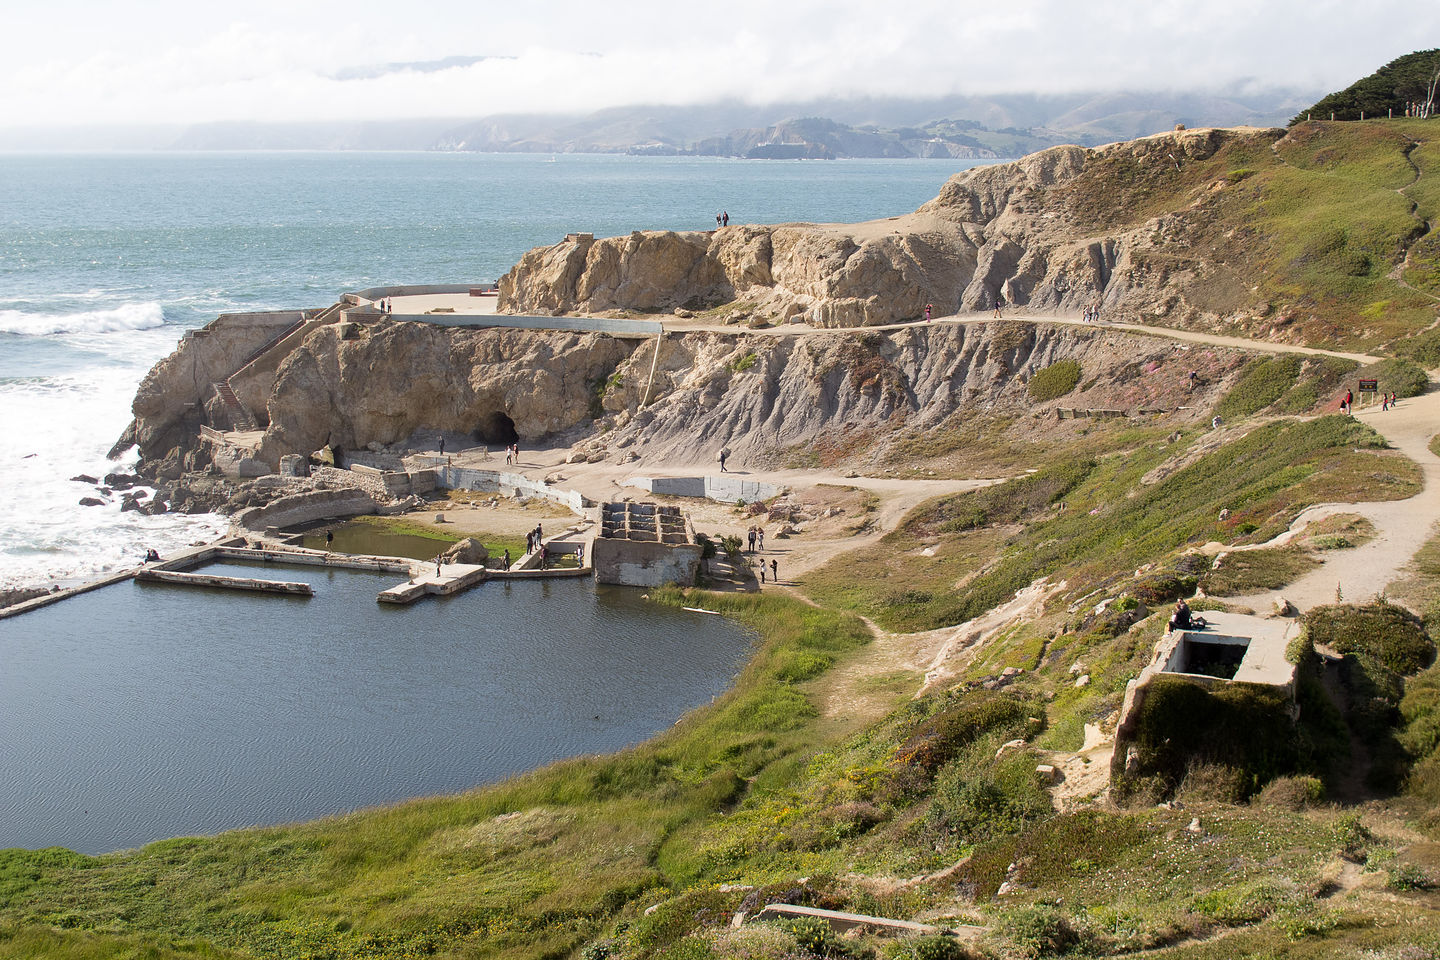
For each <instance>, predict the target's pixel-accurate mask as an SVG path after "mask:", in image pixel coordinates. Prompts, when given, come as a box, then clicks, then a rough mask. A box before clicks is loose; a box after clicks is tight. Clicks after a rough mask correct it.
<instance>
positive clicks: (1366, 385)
mask: <svg viewBox="0 0 1440 960" xmlns="http://www.w3.org/2000/svg"><path fill="white" fill-rule="evenodd" d="M1379 389H1380V381H1379V380H1361V381H1360V392H1361V393H1374V392H1375V391H1376V390H1379Z"/></svg>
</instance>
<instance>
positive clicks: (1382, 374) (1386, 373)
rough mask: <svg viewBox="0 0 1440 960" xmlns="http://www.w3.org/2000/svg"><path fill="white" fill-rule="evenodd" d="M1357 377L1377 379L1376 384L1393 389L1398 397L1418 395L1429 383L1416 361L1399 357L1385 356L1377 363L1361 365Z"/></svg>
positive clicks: (1427, 376)
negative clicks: (1377, 382)
mask: <svg viewBox="0 0 1440 960" xmlns="http://www.w3.org/2000/svg"><path fill="white" fill-rule="evenodd" d="M1356 377H1357V378H1363V379H1367V380H1379V381H1380V382H1379V384H1377V386H1378V387H1379V388H1380V389H1381V390H1383V391H1385V392H1387V393H1388V392H1390V391H1394V392H1395V394H1396V395H1397V396H1400V397H1418V396H1420V394H1422V393H1424V392H1425V390H1426V388H1427V387H1429V385H1430V377H1429V375H1428V374H1426V373H1425V370H1424V368H1422V367H1421V366H1420V365H1419V364H1418V363H1415V362H1414V361H1413V360H1406V359H1401V358H1399V357H1387V358H1385V359H1384V360H1381V361H1380V362H1379V363H1372V364H1370V365H1369V366H1365V367H1361V368H1360V370H1359V371H1358V372H1357V373H1356Z"/></svg>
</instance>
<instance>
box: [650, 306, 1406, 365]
mask: <svg viewBox="0 0 1440 960" xmlns="http://www.w3.org/2000/svg"><path fill="white" fill-rule="evenodd" d="M661 319H662V321H663V323H664V325H665V330H666V332H667V333H670V332H688V331H702V332H705V333H727V334H731V335H733V336H738V335H740V334H753V335H755V336H771V337H794V336H814V335H816V334H826V333H829V334H834V333H849V334H859V333H874V332H889V331H895V330H914V329H921V328H925V327H932V326H968V325H972V324H983V323H993V322H995V318H994V316H993V315H992V314H989V313H984V312H980V313H973V314H970V315H968V316H965V317H960V316H948V317H937V318H936V319H934V320H933V321H931V322H929V323H923V322H921V323H917V322H909V323H887V324H882V325H879V326H873V327H814V326H811V325H810V324H808V323H785V324H781V325H779V326H772V327H761V328H759V329H751V328H750V327H746V326H743V325H739V324H724V323H712V322H710V321H706V320H680V319H676V318H673V317H664V318H661ZM1004 319H1006V320H1018V321H1020V322H1023V323H1059V324H1068V325H1071V326H1076V327H1087V328H1090V329H1094V330H1123V331H1125V332H1126V333H1138V334H1142V335H1145V336H1152V337H1165V338H1167V339H1170V340H1182V341H1185V342H1187V343H1205V344H1209V345H1211V346H1216V347H1234V348H1236V349H1239V350H1254V351H1257V352H1259V353H1305V354H1311V355H1315V356H1326V357H1341V358H1343V359H1346V360H1354V361H1356V362H1358V363H1374V362H1375V361H1376V360H1378V359H1379V358H1378V357H1373V356H1371V355H1369V354H1366V353H1347V352H1345V351H1342V350H1323V349H1320V348H1318V347H1301V346H1295V345H1293V344H1287V343H1271V342H1269V341H1265V340H1246V339H1245V338H1243V337H1225V336H1221V335H1219V334H1213V333H1201V332H1198V331H1194V330H1178V329H1175V328H1173V327H1150V326H1146V325H1144V324H1141V323H1123V322H1118V321H1109V320H1103V319H1102V320H1100V321H1097V322H1094V323H1090V322H1086V321H1085V320H1083V319H1081V317H1080V316H1079V315H1078V314H1063V313H1031V312H1029V311H1027V310H1022V309H1012V310H1007V311H1006V313H1005V316H1004Z"/></svg>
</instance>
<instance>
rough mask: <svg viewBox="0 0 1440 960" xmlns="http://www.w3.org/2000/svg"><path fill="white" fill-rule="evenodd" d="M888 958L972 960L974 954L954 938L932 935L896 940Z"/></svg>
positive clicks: (898, 959) (904, 959)
mask: <svg viewBox="0 0 1440 960" xmlns="http://www.w3.org/2000/svg"><path fill="white" fill-rule="evenodd" d="M886 956H888V957H889V958H890V960H970V958H971V957H973V956H974V953H972V952H971V951H970V949H969V948H968V947H966V946H965V945H964V944H962V943H961V942H960V941H959V940H956V939H955V938H954V937H947V936H944V935H943V934H930V935H928V936H923V937H909V938H906V939H903V940H896V941H894V942H893V943H891V944H890V949H889V950H887V951H886Z"/></svg>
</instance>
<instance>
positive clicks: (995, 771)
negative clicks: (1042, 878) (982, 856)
mask: <svg viewBox="0 0 1440 960" xmlns="http://www.w3.org/2000/svg"><path fill="white" fill-rule="evenodd" d="M996 740H998V738H994V739H990V740H987V741H985V742H983V743H981V744H979V745H977V747H976V748H975V749H976V751H977V752H980V751H983V752H984V753H985V754H990V753H993V751H994V749H995V748H994V746H993V744H994V743H995V742H996ZM977 759H979V758H974V757H972V761H971V762H970V763H955V764H952V765H951V766H949V767H947V768H946V769H945V771H944V772H943V773H942V774H941V775H940V777H939V778H938V779H937V780H936V782H935V791H934V794H933V797H932V799H931V801H930V810H929V813H928V814H927V821H928V822H929V824H930V826H931V828H932V829H934V830H936V831H937V832H938V833H940V834H941V835H944V836H947V837H951V838H955V839H957V840H959V841H960V842H962V843H979V842H982V841H984V840H988V839H990V838H992V837H998V836H1005V835H1007V834H1013V833H1018V832H1019V831H1021V830H1022V829H1024V828H1025V827H1026V826H1027V825H1028V824H1031V823H1034V822H1035V821H1037V820H1040V819H1042V818H1044V817H1046V816H1049V815H1050V814H1051V813H1052V812H1053V808H1052V807H1051V804H1050V797H1049V795H1048V794H1047V793H1045V791H1044V790H1042V789H1040V787H1039V786H1038V785H1037V784H1036V782H1035V777H1034V770H1035V761H1034V758H1033V757H1027V756H1025V755H1024V754H1023V753H1022V754H1013V755H1012V759H1010V760H1009V762H1001V763H998V764H992V765H991V766H990V767H989V768H988V769H987V768H986V766H985V764H984V761H981V762H979V763H977V762H975V760H977Z"/></svg>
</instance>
